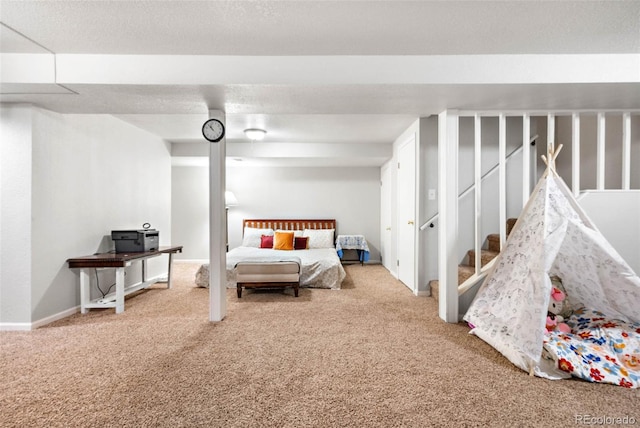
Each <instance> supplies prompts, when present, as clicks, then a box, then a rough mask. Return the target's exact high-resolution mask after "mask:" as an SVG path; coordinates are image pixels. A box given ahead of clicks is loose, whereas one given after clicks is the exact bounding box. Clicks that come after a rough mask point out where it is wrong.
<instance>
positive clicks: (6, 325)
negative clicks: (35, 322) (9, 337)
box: [0, 322, 31, 331]
mask: <svg viewBox="0 0 640 428" xmlns="http://www.w3.org/2000/svg"><path fill="white" fill-rule="evenodd" d="M29 330H31V323H29V322H2V323H0V331H29Z"/></svg>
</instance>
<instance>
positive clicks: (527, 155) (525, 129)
mask: <svg viewBox="0 0 640 428" xmlns="http://www.w3.org/2000/svg"><path fill="white" fill-rule="evenodd" d="M530 194H531V116H530V115H529V114H528V113H525V114H523V115H522V207H523V208H524V206H525V205H526V204H527V201H528V200H529V196H530Z"/></svg>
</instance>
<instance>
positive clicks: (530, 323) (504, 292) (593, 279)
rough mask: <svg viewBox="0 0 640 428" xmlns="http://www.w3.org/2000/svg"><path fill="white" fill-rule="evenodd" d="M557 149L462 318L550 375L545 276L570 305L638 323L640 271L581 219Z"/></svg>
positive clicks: (519, 361)
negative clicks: (555, 281) (558, 165)
mask: <svg viewBox="0 0 640 428" xmlns="http://www.w3.org/2000/svg"><path fill="white" fill-rule="evenodd" d="M561 148H562V146H559V147H558V150H557V151H554V150H553V149H550V150H549V153H548V155H547V157H548V159H547V158H545V157H543V159H545V162H547V169H546V171H545V173H544V174H543V176H542V178H541V179H540V181H539V182H538V184H537V185H536V187H535V189H534V190H533V193H532V195H531V198H530V199H529V201H528V202H527V204H526V206H525V207H524V209H523V211H522V213H521V215H520V216H519V218H518V221H517V222H516V224H515V226H514V228H513V230H512V231H511V234H510V235H509V239H508V240H507V242H506V244H505V246H504V248H503V250H502V252H501V253H500V255H499V256H498V258H497V260H496V262H495V264H494V267H493V269H492V271H491V272H490V273H489V275H488V276H487V278H486V280H485V282H484V283H483V285H482V286H481V288H480V289H479V291H478V293H477V294H476V297H475V299H474V301H473V302H472V304H471V306H470V308H469V310H468V311H467V313H466V315H465V316H464V320H465V321H467V322H468V323H469V324H471V325H472V327H473V328H472V330H471V333H472V334H475V335H477V336H478V337H480V338H481V339H483V340H484V341H486V342H487V343H489V344H490V345H491V346H493V347H494V348H496V349H497V350H498V351H499V352H500V353H502V354H503V355H504V356H506V357H507V358H508V359H509V360H510V361H511V362H512V363H513V364H515V365H516V366H518V367H520V368H521V369H523V370H525V371H528V372H530V373H531V374H534V373H535V374H536V375H538V376H541V377H547V378H550V379H554V378H559V377H567V376H559V373H561V372H559V371H558V370H556V369H555V368H554V367H552V366H550V365H549V364H548V362H547V361H546V360H543V359H542V358H541V355H542V349H543V339H544V335H545V332H546V329H545V321H546V316H547V307H548V304H549V299H550V294H551V288H552V283H551V280H550V276H554V275H556V276H558V277H560V278H561V279H562V283H563V286H564V288H565V290H566V294H567V296H569V299H570V302H571V304H572V306H573V307H585V308H590V309H593V310H596V311H599V312H601V313H602V314H605V315H606V317H610V318H612V319H617V320H623V321H627V322H635V323H637V322H640V278H639V277H638V276H637V275H636V274H635V273H634V272H633V271H632V270H631V268H630V267H629V266H628V264H627V263H626V262H625V261H624V260H623V259H622V257H621V256H620V255H619V254H618V253H617V252H616V251H615V249H614V248H613V247H612V246H611V245H610V244H609V243H608V242H607V241H606V239H605V238H604V237H603V235H602V234H601V233H600V232H599V231H598V230H597V229H596V227H595V226H594V225H593V224H592V223H591V221H590V220H589V219H588V218H587V216H586V214H585V213H584V211H583V210H582V209H581V207H580V206H579V205H578V203H577V201H576V200H575V199H574V198H573V195H572V194H571V192H570V190H569V189H568V187H567V186H566V184H565V183H564V182H563V181H562V179H561V178H560V177H559V176H558V175H557V173H556V171H555V158H556V157H557V155H558V152H559V151H560V149H561Z"/></svg>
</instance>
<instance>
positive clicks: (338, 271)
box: [196, 247, 346, 289]
mask: <svg viewBox="0 0 640 428" xmlns="http://www.w3.org/2000/svg"><path fill="white" fill-rule="evenodd" d="M285 256H286V257H299V258H300V261H301V262H302V267H301V271H300V287H307V288H332V289H339V288H340V285H341V284H342V280H343V279H344V277H345V276H346V274H345V271H344V268H343V267H342V264H341V263H340V259H339V258H338V254H337V253H336V250H335V248H312V249H308V250H292V251H283V250H272V249H267V248H255V247H237V248H234V249H232V250H231V251H229V252H228V253H227V287H229V288H235V287H236V264H237V263H238V262H241V261H243V260H247V259H256V258H259V259H261V260H268V259H269V258H270V257H273V259H274V261H278V260H282V258H283V257H285ZM196 285H198V286H199V287H208V286H209V264H208V263H207V264H204V265H202V266H201V267H200V269H199V270H198V272H197V273H196Z"/></svg>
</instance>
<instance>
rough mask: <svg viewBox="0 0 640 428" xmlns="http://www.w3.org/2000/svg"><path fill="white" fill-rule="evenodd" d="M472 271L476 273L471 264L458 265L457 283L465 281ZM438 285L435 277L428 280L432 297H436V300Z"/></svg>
mask: <svg viewBox="0 0 640 428" xmlns="http://www.w3.org/2000/svg"><path fill="white" fill-rule="evenodd" d="M474 273H476V269H475V268H473V267H471V266H467V265H460V266H458V285H460V284H462V283H463V282H465V281H466V280H467V279H469V277H470V276H471V275H473V274H474ZM439 285H440V282H439V281H438V280H437V279H432V280H431V281H429V289H430V290H431V296H432V297H433V298H434V299H436V301H437V300H438V287H439Z"/></svg>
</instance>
